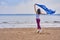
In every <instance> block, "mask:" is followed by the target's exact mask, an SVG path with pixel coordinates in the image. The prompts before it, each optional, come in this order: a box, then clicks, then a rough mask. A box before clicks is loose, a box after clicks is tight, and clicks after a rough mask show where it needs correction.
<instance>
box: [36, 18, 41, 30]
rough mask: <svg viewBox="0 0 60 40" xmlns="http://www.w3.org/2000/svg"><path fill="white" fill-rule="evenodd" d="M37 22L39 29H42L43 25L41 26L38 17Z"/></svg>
mask: <svg viewBox="0 0 60 40" xmlns="http://www.w3.org/2000/svg"><path fill="white" fill-rule="evenodd" d="M36 22H37V29H41V26H40V19H36Z"/></svg>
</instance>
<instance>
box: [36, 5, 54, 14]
mask: <svg viewBox="0 0 60 40" xmlns="http://www.w3.org/2000/svg"><path fill="white" fill-rule="evenodd" d="M36 5H37V6H39V7H41V8H42V9H44V10H45V11H46V13H47V14H54V13H55V11H53V10H51V9H48V8H47V7H46V6H45V5H40V4H36Z"/></svg>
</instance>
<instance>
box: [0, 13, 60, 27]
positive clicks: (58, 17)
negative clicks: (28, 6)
mask: <svg viewBox="0 0 60 40" xmlns="http://www.w3.org/2000/svg"><path fill="white" fill-rule="evenodd" d="M40 20H41V22H40V25H41V27H60V14H53V15H47V14H44V15H43V14H42V15H40ZM36 27H37V25H36V15H35V14H0V28H36Z"/></svg>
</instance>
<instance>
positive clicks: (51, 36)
mask: <svg viewBox="0 0 60 40" xmlns="http://www.w3.org/2000/svg"><path fill="white" fill-rule="evenodd" d="M0 40H60V28H42V32H41V33H37V32H36V29H35V28H3V29H1V28H0Z"/></svg>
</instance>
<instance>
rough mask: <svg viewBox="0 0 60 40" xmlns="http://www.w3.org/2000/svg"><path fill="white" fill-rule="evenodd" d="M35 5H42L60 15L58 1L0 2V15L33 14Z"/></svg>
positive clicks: (17, 0)
mask: <svg viewBox="0 0 60 40" xmlns="http://www.w3.org/2000/svg"><path fill="white" fill-rule="evenodd" d="M35 3H39V4H44V5H46V6H47V7H48V8H50V9H52V10H56V13H55V14H60V9H59V8H60V0H0V14H34V13H35V11H34V4H35ZM41 10H42V9H41ZM42 12H44V11H42Z"/></svg>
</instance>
